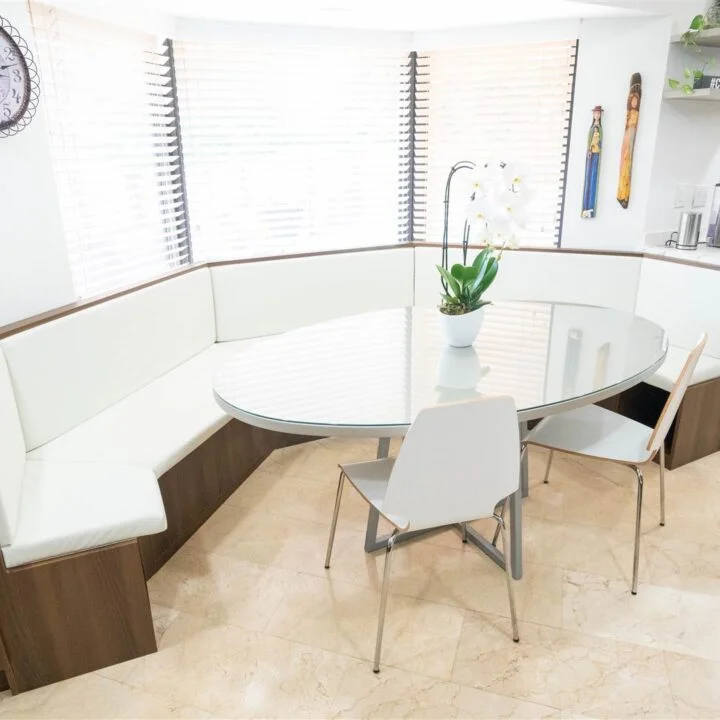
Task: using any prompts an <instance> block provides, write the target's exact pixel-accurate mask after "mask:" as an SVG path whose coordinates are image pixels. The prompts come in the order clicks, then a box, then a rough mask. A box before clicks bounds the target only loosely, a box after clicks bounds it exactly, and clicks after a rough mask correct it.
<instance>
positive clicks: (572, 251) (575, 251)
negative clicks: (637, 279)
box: [413, 242, 643, 258]
mask: <svg viewBox="0 0 720 720" xmlns="http://www.w3.org/2000/svg"><path fill="white" fill-rule="evenodd" d="M413 247H434V248H441V247H442V244H441V243H439V242H422V243H413ZM449 247H451V248H461V247H462V245H461V244H460V243H450V245H449ZM468 247H469V248H470V249H472V250H482V248H483V247H485V246H484V245H469V246H468ZM496 249H498V250H499V249H500V246H499V245H497V246H496ZM505 252H508V253H525V252H529V253H552V254H555V255H556V254H569V255H607V256H610V257H638V258H641V257H643V253H641V252H637V251H635V250H586V249H584V248H568V247H546V248H544V247H520V248H506V250H505Z"/></svg>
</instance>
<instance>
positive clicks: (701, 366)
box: [645, 345, 720, 392]
mask: <svg viewBox="0 0 720 720" xmlns="http://www.w3.org/2000/svg"><path fill="white" fill-rule="evenodd" d="M689 354H690V351H689V350H685V349H684V348H680V347H675V346H674V345H671V346H670V347H669V348H668V351H667V355H666V356H665V362H664V363H663V364H662V365H661V366H660V368H659V369H658V370H657V372H656V373H655V374H654V375H653V376H652V377H651V378H649V379H647V380H646V381H645V382H646V383H647V384H648V385H654V386H655V387H657V388H661V389H662V390H667V391H668V392H670V391H671V390H672V388H673V385H674V384H675V381H676V380H677V378H678V375H679V374H680V371H681V370H682V369H683V365H685V361H686V360H687V358H688V355H689ZM717 377H720V358H715V357H711V356H710V355H701V356H700V359H699V360H698V364H697V367H696V368H695V372H694V373H693V376H692V380H691V381H690V384H691V385H697V384H698V383H701V382H705V381H706V380H714V379H715V378H717Z"/></svg>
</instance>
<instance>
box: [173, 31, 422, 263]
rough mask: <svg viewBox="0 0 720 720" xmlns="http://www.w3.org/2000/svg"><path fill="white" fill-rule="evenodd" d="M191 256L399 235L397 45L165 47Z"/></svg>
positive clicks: (401, 81)
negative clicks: (171, 67) (170, 50)
mask: <svg viewBox="0 0 720 720" xmlns="http://www.w3.org/2000/svg"><path fill="white" fill-rule="evenodd" d="M175 64H176V73H177V82H178V95H179V103H180V118H181V125H182V134H183V154H184V160H185V173H186V182H187V194H188V205H189V208H190V211H189V212H190V223H191V228H192V239H193V249H194V256H195V258H196V259H202V260H209V259H218V258H238V257H251V256H256V257H257V256H265V255H281V254H288V253H295V252H303V251H311V250H327V249H336V248H347V247H357V246H370V245H385V244H390V243H395V242H398V241H402V240H408V239H409V228H410V209H409V203H408V195H409V183H410V142H411V126H410V97H411V88H410V67H409V54H408V52H406V51H404V50H397V49H388V48H366V47H335V46H319V45H310V44H301V43H295V44H288V43H287V42H283V43H280V42H278V43H276V44H272V45H259V44H257V43H253V44H251V45H248V44H240V43H229V42H181V41H178V42H176V44H175Z"/></svg>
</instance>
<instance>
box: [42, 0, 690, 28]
mask: <svg viewBox="0 0 720 720" xmlns="http://www.w3.org/2000/svg"><path fill="white" fill-rule="evenodd" d="M49 1H50V2H52V3H54V4H56V5H61V6H65V7H68V8H73V6H75V8H76V9H78V10H80V11H82V10H84V11H86V12H87V10H88V6H91V7H92V9H93V11H96V12H98V13H100V14H109V15H114V14H117V13H118V12H119V11H120V10H121V9H122V11H123V12H130V13H134V14H137V13H150V14H152V13H155V14H160V15H163V16H166V17H175V18H186V19H190V20H193V19H204V20H217V21H228V22H249V23H270V24H273V23H274V24H283V25H312V26H321V27H337V28H367V29H376V30H400V31H407V32H417V31H428V30H441V29H447V28H463V27H473V26H478V25H498V24H506V23H518V22H536V21H539V20H552V19H570V18H598V17H623V16H637V15H647V14H659V15H673V14H675V15H677V14H678V13H679V14H680V15H681V16H682V15H684V14H685V11H687V14H688V17H692V15H694V14H695V12H697V11H698V10H697V8H698V5H700V6H702V5H703V0H49ZM701 9H702V8H701Z"/></svg>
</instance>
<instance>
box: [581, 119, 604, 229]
mask: <svg viewBox="0 0 720 720" xmlns="http://www.w3.org/2000/svg"><path fill="white" fill-rule="evenodd" d="M592 112H593V121H592V125H591V126H590V132H589V133H588V146H587V155H586V158H585V187H584V189H583V204H582V212H581V213H580V215H581V217H584V218H594V217H595V215H597V195H598V183H599V179H600V155H601V153H602V140H603V130H602V113H603V109H602V108H601V107H600V105H596V106H595V107H594V108H593V111H592Z"/></svg>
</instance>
